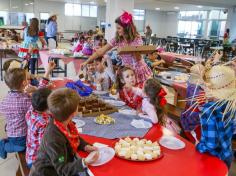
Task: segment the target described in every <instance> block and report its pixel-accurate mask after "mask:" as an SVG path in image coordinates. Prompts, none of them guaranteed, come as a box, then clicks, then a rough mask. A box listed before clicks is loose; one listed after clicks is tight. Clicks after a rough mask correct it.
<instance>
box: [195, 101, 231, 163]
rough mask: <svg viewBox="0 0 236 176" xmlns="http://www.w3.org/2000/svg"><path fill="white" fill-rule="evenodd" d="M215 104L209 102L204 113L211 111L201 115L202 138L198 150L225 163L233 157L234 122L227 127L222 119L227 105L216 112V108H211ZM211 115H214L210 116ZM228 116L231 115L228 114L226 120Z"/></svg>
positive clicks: (204, 108)
mask: <svg viewBox="0 0 236 176" xmlns="http://www.w3.org/2000/svg"><path fill="white" fill-rule="evenodd" d="M214 103H215V102H209V103H206V104H205V105H204V106H203V111H202V112H205V110H207V109H208V108H210V109H209V110H208V111H207V112H206V113H204V114H202V115H201V119H200V120H201V125H202V136H201V140H200V142H199V143H198V145H197V150H198V151H199V152H200V153H205V152H208V153H210V154H212V155H214V156H216V157H218V158H220V159H221V160H223V161H224V160H227V159H229V158H231V157H232V148H231V140H232V135H233V120H231V121H230V122H229V123H228V124H227V125H226V124H225V122H224V121H223V119H222V118H223V114H222V112H224V109H225V107H226V105H224V106H221V107H218V108H216V109H215V110H214V108H215V106H213V107H210V106H212V105H213V104H214ZM213 110H214V111H213ZM212 111H213V113H212ZM211 113H212V115H210V114H211ZM228 115H229V113H228V114H226V116H225V118H227V117H228Z"/></svg>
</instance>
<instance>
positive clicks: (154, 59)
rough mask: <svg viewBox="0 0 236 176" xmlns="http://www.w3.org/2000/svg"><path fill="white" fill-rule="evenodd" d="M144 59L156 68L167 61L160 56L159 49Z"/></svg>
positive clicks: (151, 66)
mask: <svg viewBox="0 0 236 176" xmlns="http://www.w3.org/2000/svg"><path fill="white" fill-rule="evenodd" d="M144 60H145V62H146V64H147V65H148V66H149V67H150V68H155V67H157V66H159V65H161V64H164V63H165V61H164V60H162V59H161V58H160V56H159V55H158V52H157V51H154V52H153V53H150V54H148V55H147V56H146V57H145V58H144Z"/></svg>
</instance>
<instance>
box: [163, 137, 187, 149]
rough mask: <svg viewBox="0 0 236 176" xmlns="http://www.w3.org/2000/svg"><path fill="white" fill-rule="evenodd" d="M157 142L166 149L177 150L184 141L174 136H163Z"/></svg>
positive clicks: (183, 144)
mask: <svg viewBox="0 0 236 176" xmlns="http://www.w3.org/2000/svg"><path fill="white" fill-rule="evenodd" d="M159 143H160V144H161V145H162V146H163V147H166V148H168V149H172V150H179V149H183V148H184V147H185V143H184V142H183V141H181V140H180V139H178V138H176V137H174V136H163V137H162V138H161V139H160V140H159Z"/></svg>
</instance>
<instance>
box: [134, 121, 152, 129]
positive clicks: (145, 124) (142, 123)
mask: <svg viewBox="0 0 236 176" xmlns="http://www.w3.org/2000/svg"><path fill="white" fill-rule="evenodd" d="M131 125H132V126H133V127H135V128H151V127H152V124H151V123H150V122H147V121H145V120H143V119H140V120H136V119H134V120H132V122H131Z"/></svg>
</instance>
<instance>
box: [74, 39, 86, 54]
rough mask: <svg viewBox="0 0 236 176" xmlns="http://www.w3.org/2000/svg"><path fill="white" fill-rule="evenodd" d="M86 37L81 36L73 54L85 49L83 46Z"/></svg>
mask: <svg viewBox="0 0 236 176" xmlns="http://www.w3.org/2000/svg"><path fill="white" fill-rule="evenodd" d="M84 40H85V39H84V36H83V35H82V36H80V38H79V40H78V41H77V42H76V44H75V46H74V49H73V52H80V51H82V49H83V45H84Z"/></svg>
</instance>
